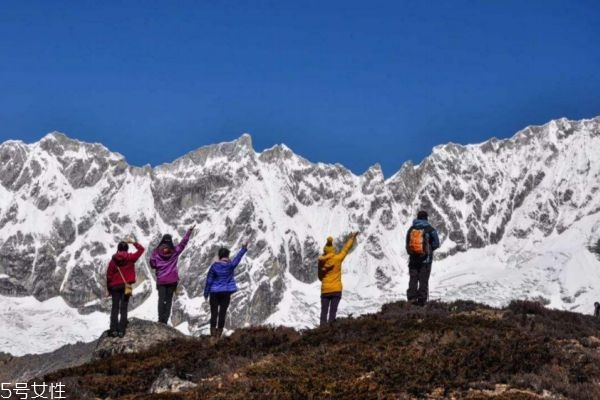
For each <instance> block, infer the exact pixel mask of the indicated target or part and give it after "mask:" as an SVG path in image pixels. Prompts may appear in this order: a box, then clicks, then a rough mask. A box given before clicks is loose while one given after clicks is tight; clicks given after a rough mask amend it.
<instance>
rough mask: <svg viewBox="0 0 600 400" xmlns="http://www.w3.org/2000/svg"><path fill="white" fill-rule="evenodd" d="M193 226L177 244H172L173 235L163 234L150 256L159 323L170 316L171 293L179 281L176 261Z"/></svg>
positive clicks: (165, 320)
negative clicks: (156, 290) (156, 294)
mask: <svg viewBox="0 0 600 400" xmlns="http://www.w3.org/2000/svg"><path fill="white" fill-rule="evenodd" d="M194 227H195V225H194V226H192V227H191V228H190V229H188V231H187V232H186V234H185V236H184V237H183V239H181V241H180V242H179V243H178V244H177V245H174V244H173V237H172V236H171V235H168V234H166V235H163V237H162V238H161V240H160V242H159V243H158V246H156V248H155V249H154V250H153V251H152V255H151V256H150V267H152V268H153V269H154V270H155V272H156V289H158V322H160V323H163V324H166V323H167V322H168V321H169V317H170V316H171V305H172V304H173V295H174V294H175V290H176V289H177V284H178V283H179V272H178V269H177V261H178V260H179V256H180V255H181V253H182V252H183V250H184V249H185V246H186V245H187V243H188V241H189V240H190V236H191V235H192V232H193V231H194Z"/></svg>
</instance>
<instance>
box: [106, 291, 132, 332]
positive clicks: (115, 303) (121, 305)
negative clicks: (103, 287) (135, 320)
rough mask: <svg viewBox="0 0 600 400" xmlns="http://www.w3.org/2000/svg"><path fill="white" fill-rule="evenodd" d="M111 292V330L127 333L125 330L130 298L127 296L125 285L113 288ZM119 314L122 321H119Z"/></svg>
mask: <svg viewBox="0 0 600 400" xmlns="http://www.w3.org/2000/svg"><path fill="white" fill-rule="evenodd" d="M109 291H110V295H111V297H112V308H111V310H110V330H111V331H113V332H125V329H127V308H128V306H129V296H125V285H118V286H113V287H111V288H110V289H109ZM119 314H121V320H119Z"/></svg>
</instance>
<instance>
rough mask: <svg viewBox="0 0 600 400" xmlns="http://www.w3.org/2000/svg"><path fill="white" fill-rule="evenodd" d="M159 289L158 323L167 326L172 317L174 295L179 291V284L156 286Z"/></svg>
mask: <svg viewBox="0 0 600 400" xmlns="http://www.w3.org/2000/svg"><path fill="white" fill-rule="evenodd" d="M156 288H157V289H158V322H162V323H163V324H166V323H167V322H168V321H169V317H170V316H171V305H172V304H173V294H175V290H176V289H177V282H175V283H168V284H166V285H156Z"/></svg>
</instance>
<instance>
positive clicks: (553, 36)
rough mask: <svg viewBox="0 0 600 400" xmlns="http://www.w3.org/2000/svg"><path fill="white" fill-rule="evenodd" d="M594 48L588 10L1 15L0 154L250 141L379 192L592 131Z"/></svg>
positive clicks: (398, 5) (65, 4) (137, 158)
mask: <svg viewBox="0 0 600 400" xmlns="http://www.w3.org/2000/svg"><path fill="white" fill-rule="evenodd" d="M599 43H600V3H599V2H597V1H551V0H544V1H511V0H503V1H483V0H482V1H475V0H473V1H399V0H398V1H369V2H365V1H363V2H358V1H352V0H346V1H284V0H279V1H254V2H253V1H228V0H219V1H217V0H208V1H183V0H182V1H143V2H141V1H139V2H136V1H121V2H117V1H87V0H80V1H59V0H54V1H3V2H1V3H0V141H4V140H7V139H21V140H24V141H26V142H33V141H37V140H39V139H40V138H41V137H43V136H44V135H45V134H46V133H47V132H50V131H53V130H58V131H62V132H65V133H66V134H67V135H68V136H71V137H74V138H77V139H80V140H84V141H91V142H101V143H103V144H105V145H106V146H107V147H108V148H109V149H111V150H113V151H118V152H120V153H122V154H124V155H125V157H126V158H127V160H128V161H129V162H130V163H131V164H133V165H143V164H147V163H149V164H152V165H157V164H161V163H164V162H169V161H172V160H174V159H175V158H177V157H179V156H182V155H184V154H185V153H187V152H189V151H191V150H194V149H196V148H198V147H200V146H203V145H207V144H212V143H217V142H222V141H230V140H234V139H236V138H237V137H239V136H240V135H241V134H242V133H244V132H249V133H250V134H251V135H252V137H253V142H254V147H255V149H256V150H258V151H262V150H263V149H265V148H268V147H271V146H272V145H274V144H277V143H285V144H286V145H288V146H289V147H291V148H292V149H293V150H294V151H295V152H296V153H298V154H300V155H302V156H304V157H306V158H308V159H309V160H311V161H322V162H328V163H334V162H339V163H341V164H343V165H345V166H346V167H348V168H350V169H351V170H352V171H353V172H355V173H362V172H364V171H365V170H366V169H367V168H368V167H369V166H370V165H372V164H374V163H376V162H379V163H380V164H381V165H382V167H383V170H384V173H385V175H386V176H390V175H392V174H393V173H394V172H396V171H397V170H398V169H399V168H400V166H401V164H402V163H403V162H404V161H406V160H409V159H410V160H413V161H414V162H419V161H421V160H422V158H423V157H425V156H427V155H428V154H429V153H430V152H431V148H432V147H433V146H435V145H437V144H443V143H447V142H456V143H462V144H466V143H477V142H481V141H484V140H486V139H488V138H490V137H492V136H495V137H500V138H504V137H509V136H512V135H513V134H514V133H515V132H516V131H517V130H519V129H521V128H523V127H525V126H527V125H531V124H542V123H545V122H547V121H549V120H551V119H554V118H560V117H568V118H571V119H581V118H591V117H594V116H597V115H600V74H599V71H600V45H599Z"/></svg>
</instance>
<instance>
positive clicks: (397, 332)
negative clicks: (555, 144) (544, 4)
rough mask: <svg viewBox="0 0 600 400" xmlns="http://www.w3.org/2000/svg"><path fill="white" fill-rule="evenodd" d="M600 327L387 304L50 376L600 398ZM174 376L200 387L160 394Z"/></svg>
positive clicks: (76, 384)
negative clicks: (328, 321)
mask: <svg viewBox="0 0 600 400" xmlns="http://www.w3.org/2000/svg"><path fill="white" fill-rule="evenodd" d="M599 329H600V321H598V320H596V319H594V318H593V317H591V316H584V315H581V314H576V313H570V312H564V311H553V310H547V309H545V308H543V307H542V306H540V305H539V304H537V303H532V302H513V303H511V305H510V306H509V307H507V308H505V309H502V310H499V309H494V308H491V307H487V306H484V305H480V304H476V303H472V302H463V301H459V302H454V303H449V304H446V303H432V304H429V305H427V306H426V307H424V308H419V307H414V306H411V305H409V304H407V303H405V302H398V303H393V304H388V305H386V306H384V307H383V309H382V311H381V312H379V313H377V314H372V315H366V316H362V317H358V318H349V319H341V320H338V321H337V322H336V324H334V325H332V326H328V327H326V328H318V329H314V330H307V331H303V332H297V331H295V330H293V329H290V328H283V327H277V328H271V327H256V328H249V329H241V330H239V331H237V332H236V333H235V334H234V335H232V336H231V337H228V338H224V339H222V340H221V341H220V342H219V343H217V344H216V345H211V344H210V343H209V340H208V339H207V338H199V339H178V340H174V341H172V342H170V343H167V344H163V345H161V346H159V347H156V348H153V349H151V350H149V351H147V352H144V353H139V354H132V355H123V356H119V357H115V358H112V359H108V360H103V361H98V362H95V363H91V364H87V365H84V366H82V367H78V368H74V369H67V370H63V371H59V372H57V373H54V374H51V375H49V376H47V377H46V378H45V380H46V381H62V382H66V383H67V389H68V394H69V398H73V399H76V398H90V396H92V397H98V398H108V397H110V398H113V399H114V398H122V399H151V398H152V399H188V400H189V399H233V400H235V399H243V400H249V399H270V398H273V399H426V398H429V399H445V398H447V399H450V398H456V399H496V400H500V399H528V400H529V399H540V398H542V394H544V393H545V395H546V396H553V397H545V398H556V399H559V398H568V399H599V398H600V383H599V382H600V350H599V349H600V340H599V339H598V338H597V337H598V332H599ZM164 368H171V369H172V370H174V371H175V373H176V375H177V376H179V377H180V378H182V379H187V380H191V381H193V382H195V383H197V384H198V387H197V389H195V390H194V391H190V392H185V393H180V394H164V395H149V394H147V391H148V389H149V387H150V386H151V384H152V382H153V381H154V379H155V378H156V377H157V376H158V374H159V373H160V371H161V370H162V369H164Z"/></svg>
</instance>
